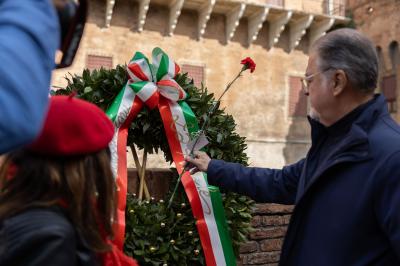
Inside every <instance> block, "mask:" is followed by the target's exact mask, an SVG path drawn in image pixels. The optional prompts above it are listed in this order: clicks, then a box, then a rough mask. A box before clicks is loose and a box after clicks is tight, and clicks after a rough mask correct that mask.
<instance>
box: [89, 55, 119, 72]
mask: <svg viewBox="0 0 400 266" xmlns="http://www.w3.org/2000/svg"><path fill="white" fill-rule="evenodd" d="M112 61H113V60H112V57H111V56H100V55H88V57H87V62H86V67H87V68H88V69H90V70H93V69H99V68H101V67H104V68H112V67H113V62H112Z"/></svg>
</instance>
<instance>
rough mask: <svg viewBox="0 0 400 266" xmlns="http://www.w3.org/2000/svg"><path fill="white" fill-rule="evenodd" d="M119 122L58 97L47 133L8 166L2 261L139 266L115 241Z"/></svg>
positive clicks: (0, 188)
mask: <svg viewBox="0 0 400 266" xmlns="http://www.w3.org/2000/svg"><path fill="white" fill-rule="evenodd" d="M113 135H114V126H113V124H112V122H111V121H110V120H109V118H108V117H107V116H106V114H105V113H104V112H103V111H102V110H101V109H100V108H98V107H97V106H95V105H93V104H91V103H88V102H85V101H83V100H79V99H74V98H72V97H66V96H53V97H51V99H50V107H49V112H48V114H47V118H46V120H45V124H44V128H43V130H42V132H41V133H40V135H39V137H38V138H37V139H36V140H35V141H34V142H33V143H32V144H31V145H29V146H28V147H26V148H24V149H21V150H18V151H13V152H10V153H8V154H7V155H5V158H4V163H3V165H2V166H1V167H0V265H1V266H6V265H7V266H10V265H24V266H33V265H38V266H39V265H40V266H47V265H57V266H63V265H65V266H67V265H68V266H74V265H80V266H81V265H85V266H86V265H107V266H111V265H112V266H128V265H129V266H135V265H137V264H136V262H135V261H134V260H133V259H131V258H129V257H127V256H125V255H124V254H123V253H122V251H120V250H119V249H118V248H117V247H116V246H114V245H113V243H112V242H111V240H112V237H113V228H112V224H113V221H114V220H115V219H116V216H115V208H116V207H115V206H116V202H115V199H116V197H115V193H116V185H115V180H114V177H113V174H112V171H111V163H110V151H109V148H108V144H109V142H110V141H111V139H112V137H113Z"/></svg>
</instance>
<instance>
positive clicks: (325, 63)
mask: <svg viewBox="0 0 400 266" xmlns="http://www.w3.org/2000/svg"><path fill="white" fill-rule="evenodd" d="M312 51H316V52H317V56H318V60H317V62H318V66H319V69H320V70H321V71H324V70H326V69H330V68H332V69H342V70H343V71H344V72H345V73H346V74H347V78H348V79H349V81H350V84H351V85H352V86H353V87H354V88H356V89H359V90H362V91H364V92H373V91H374V89H375V88H376V85H377V80H378V69H379V68H378V56H377V53H376V50H375V47H374V45H373V43H372V42H371V40H369V39H368V38H367V37H366V36H364V35H363V34H361V33H360V32H358V31H356V30H353V29H339V30H335V31H332V32H330V33H328V34H327V35H325V36H323V37H321V38H320V39H319V40H317V41H316V42H315V43H314V44H313V46H312Z"/></svg>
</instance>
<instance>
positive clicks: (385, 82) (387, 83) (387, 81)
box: [381, 75, 397, 113]
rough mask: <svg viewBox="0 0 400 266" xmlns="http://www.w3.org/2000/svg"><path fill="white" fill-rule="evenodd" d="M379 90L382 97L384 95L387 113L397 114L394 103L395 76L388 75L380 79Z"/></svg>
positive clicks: (395, 96)
mask: <svg viewBox="0 0 400 266" xmlns="http://www.w3.org/2000/svg"><path fill="white" fill-rule="evenodd" d="M381 90H382V93H383V95H385V98H386V101H387V104H388V109H389V112H391V113H395V112H397V103H396V98H397V95H396V76H395V75H390V76H386V77H383V78H382V83H381Z"/></svg>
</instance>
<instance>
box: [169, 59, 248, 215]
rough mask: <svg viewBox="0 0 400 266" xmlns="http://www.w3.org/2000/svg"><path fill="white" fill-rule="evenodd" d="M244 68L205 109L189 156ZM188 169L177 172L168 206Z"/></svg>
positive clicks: (186, 167) (186, 166) (243, 69)
mask: <svg viewBox="0 0 400 266" xmlns="http://www.w3.org/2000/svg"><path fill="white" fill-rule="evenodd" d="M246 69H247V67H245V66H244V67H243V68H242V69H241V70H240V72H239V73H238V74H237V75H236V77H235V78H234V79H233V80H232V81H231V82H229V83H228V85H227V86H226V88H225V90H224V91H223V92H222V94H221V96H219V98H218V100H217V101H216V102H214V103H213V104H212V106H211V107H210V109H209V110H208V111H207V115H206V118H205V119H204V122H203V124H202V125H201V128H200V130H199V131H198V133H199V134H198V136H197V137H196V138H195V141H194V145H193V146H192V149H191V150H190V154H189V156H190V157H193V152H194V148H195V147H196V145H197V142H198V141H199V139H200V136H201V135H202V133H203V132H205V130H206V129H207V127H208V121H209V120H210V117H211V116H212V115H213V114H214V112H215V110H216V109H217V106H218V103H219V102H220V101H221V98H222V97H223V96H224V95H225V93H226V92H227V91H228V90H229V89H230V87H231V86H232V84H233V83H235V81H236V80H237V79H238V78H239V77H240V76H241V75H242V72H243V71H245V70H246ZM189 170H190V169H189V167H188V165H185V167H184V168H183V170H182V172H181V173H180V174H179V176H178V180H177V182H176V185H175V187H174V191H173V192H172V195H171V197H170V199H169V202H168V208H170V207H171V204H172V201H173V200H174V197H175V193H176V191H177V190H178V187H179V183H180V182H181V179H182V176H183V175H184V174H185V172H186V171H189Z"/></svg>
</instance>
